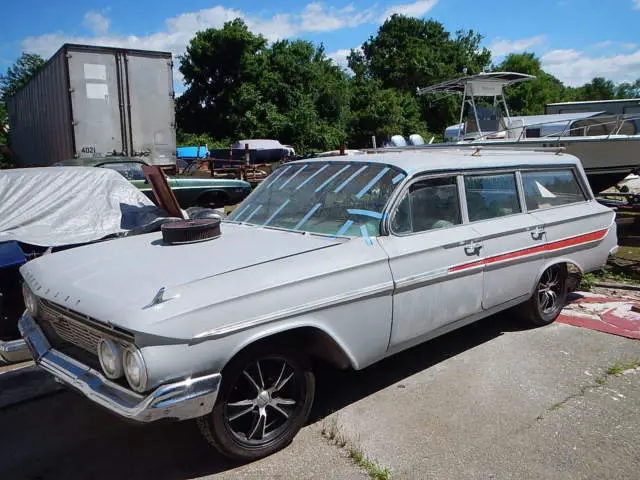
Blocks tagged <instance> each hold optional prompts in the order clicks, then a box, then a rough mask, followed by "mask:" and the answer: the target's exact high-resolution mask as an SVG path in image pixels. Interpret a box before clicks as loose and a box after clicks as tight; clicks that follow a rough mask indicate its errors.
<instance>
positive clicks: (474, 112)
mask: <svg viewBox="0 0 640 480" xmlns="http://www.w3.org/2000/svg"><path fill="white" fill-rule="evenodd" d="M471 105H472V106H473V116H474V117H475V119H476V125H477V126H478V132H479V133H480V137H482V136H483V135H482V127H480V119H479V118H478V110H477V109H476V100H475V98H474V97H473V92H471Z"/></svg>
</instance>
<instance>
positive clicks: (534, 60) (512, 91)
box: [494, 53, 566, 115]
mask: <svg viewBox="0 0 640 480" xmlns="http://www.w3.org/2000/svg"><path fill="white" fill-rule="evenodd" d="M494 70H496V71H503V72H517V73H524V74H527V75H534V76H535V77H536V78H535V79H534V80H530V81H526V82H522V83H520V84H517V85H514V86H512V87H508V88H507V89H506V90H505V97H506V98H505V99H506V101H507V105H508V106H509V110H510V112H509V113H511V114H512V115H541V114H543V113H544V106H545V105H546V104H547V103H554V102H560V101H562V100H564V96H565V92H566V89H565V87H564V85H563V84H562V82H561V81H560V80H558V79H557V78H555V77H554V76H553V75H550V74H548V73H546V72H545V71H544V70H542V65H541V64H540V59H539V58H538V57H536V55H535V54H533V53H512V54H510V55H507V57H506V58H505V59H504V60H503V61H502V62H501V63H500V64H498V65H497V66H495V67H494Z"/></svg>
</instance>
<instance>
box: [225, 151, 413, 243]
mask: <svg viewBox="0 0 640 480" xmlns="http://www.w3.org/2000/svg"><path fill="white" fill-rule="evenodd" d="M404 176H405V174H404V172H402V171H401V170H399V169H397V168H395V167H391V166H389V165H384V164H378V163H364V162H330V161H327V162H311V163H296V164H289V165H284V166H282V167H280V168H278V169H277V170H276V171H274V172H273V173H272V174H271V175H270V176H269V177H268V178H267V179H266V180H264V181H263V182H262V183H261V184H260V185H259V186H258V188H257V189H256V190H255V191H254V192H253V193H251V195H249V196H248V197H247V198H246V199H245V201H244V202H242V203H241V204H240V205H239V206H238V207H237V208H236V210H235V211H234V212H233V213H232V214H231V215H230V216H229V220H233V221H236V222H242V223H248V224H252V225H258V226H269V227H277V228H285V229H289V230H300V231H305V232H314V233H323V234H328V235H347V236H362V237H365V238H366V239H368V237H369V236H376V235H379V233H380V222H381V220H382V211H383V210H384V206H385V205H386V203H387V201H388V200H389V197H390V196H391V193H392V192H393V190H394V189H395V188H396V185H397V184H398V183H399V182H400V180H402V179H403V178H404Z"/></svg>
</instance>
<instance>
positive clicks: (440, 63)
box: [348, 15, 491, 132]
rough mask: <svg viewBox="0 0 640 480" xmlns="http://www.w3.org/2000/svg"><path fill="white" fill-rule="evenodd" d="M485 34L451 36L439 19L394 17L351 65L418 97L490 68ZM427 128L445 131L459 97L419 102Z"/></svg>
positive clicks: (351, 58) (384, 85) (364, 74)
mask: <svg viewBox="0 0 640 480" xmlns="http://www.w3.org/2000/svg"><path fill="white" fill-rule="evenodd" d="M481 40H482V36H481V35H479V34H478V33H476V32H474V31H473V30H468V31H465V30H460V31H457V32H456V33H455V35H452V34H451V33H450V32H448V31H447V30H446V29H445V28H444V25H443V24H441V23H440V22H437V21H435V20H423V19H419V18H413V17H406V16H403V15H393V16H391V17H390V18H389V19H387V20H386V21H385V22H384V24H383V25H382V26H380V28H379V29H378V32H377V33H376V35H375V36H372V37H370V38H369V40H367V41H366V42H365V43H364V44H363V45H362V52H355V51H354V52H352V53H351V55H350V56H349V58H348V61H349V67H350V68H351V69H352V70H353V71H354V72H355V74H356V76H362V77H365V78H371V79H375V80H378V81H379V82H380V85H381V86H382V88H385V89H386V88H392V89H396V90H400V91H402V92H406V93H409V94H412V95H415V91H416V89H417V88H419V87H424V86H427V85H432V84H434V83H438V82H441V81H444V80H448V79H451V78H456V77H459V76H462V75H463V72H465V71H466V72H468V73H469V74H472V73H479V72H481V71H483V70H484V69H485V67H486V66H488V65H489V63H490V61H491V53H490V52H489V50H487V49H486V48H481V47H480V42H481ZM418 105H419V108H420V115H421V118H422V121H423V129H425V128H428V129H429V130H431V131H435V132H442V131H444V129H445V128H446V127H447V126H448V125H450V124H451V123H453V122H455V120H456V110H457V108H458V106H457V99H455V98H452V97H446V98H445V97H442V96H423V97H420V98H419V99H418Z"/></svg>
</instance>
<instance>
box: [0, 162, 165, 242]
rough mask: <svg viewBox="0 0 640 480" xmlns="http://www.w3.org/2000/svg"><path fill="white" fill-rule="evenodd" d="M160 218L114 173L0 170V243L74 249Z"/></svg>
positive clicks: (62, 169)
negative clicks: (66, 246)
mask: <svg viewBox="0 0 640 480" xmlns="http://www.w3.org/2000/svg"><path fill="white" fill-rule="evenodd" d="M165 216H166V214H164V213H163V211H162V210H160V209H159V208H158V207H156V206H155V205H154V204H153V202H152V201H151V200H149V199H148V198H147V197H146V196H145V195H144V194H143V193H142V192H140V191H139V190H138V189H137V188H136V187H135V186H134V185H132V184H131V183H129V181H128V180H126V179H125V178H124V177H123V176H122V175H120V174H119V173H118V172H116V171H114V170H110V169H106V168H96V167H45V168H22V169H15V170H2V171H0V242H2V241H7V240H17V241H19V242H23V243H28V244H32V245H38V246H44V247H59V246H62V245H74V244H78V243H86V242H91V241H95V240H99V239H101V238H104V237H106V236H108V235H112V234H117V233H122V232H127V231H130V230H132V229H140V228H142V227H145V226H149V225H152V224H154V223H155V222H157V221H158V220H159V219H160V218H162V217H165Z"/></svg>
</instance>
